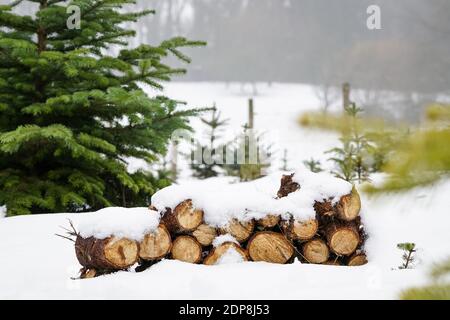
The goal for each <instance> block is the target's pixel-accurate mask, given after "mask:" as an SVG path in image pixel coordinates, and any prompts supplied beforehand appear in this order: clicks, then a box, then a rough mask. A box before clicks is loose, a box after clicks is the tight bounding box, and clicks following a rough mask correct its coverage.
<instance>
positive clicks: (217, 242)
mask: <svg viewBox="0 0 450 320" xmlns="http://www.w3.org/2000/svg"><path fill="white" fill-rule="evenodd" d="M226 242H233V243H236V244H239V242H238V241H237V240H236V239H235V238H234V237H233V236H232V235H231V234H229V233H227V234H223V235H221V236H217V237H215V238H214V240H213V243H212V244H213V247H214V248H217V247H218V246H220V245H222V244H224V243H226Z"/></svg>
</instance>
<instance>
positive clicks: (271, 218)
mask: <svg viewBox="0 0 450 320" xmlns="http://www.w3.org/2000/svg"><path fill="white" fill-rule="evenodd" d="M280 219H281V218H280V216H277V215H267V216H265V217H264V218H262V219H259V220H258V221H257V223H258V225H259V226H260V227H263V228H264V229H271V228H273V227H275V226H276V225H277V224H278V222H280Z"/></svg>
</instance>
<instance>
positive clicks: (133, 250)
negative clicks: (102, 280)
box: [104, 237, 138, 269]
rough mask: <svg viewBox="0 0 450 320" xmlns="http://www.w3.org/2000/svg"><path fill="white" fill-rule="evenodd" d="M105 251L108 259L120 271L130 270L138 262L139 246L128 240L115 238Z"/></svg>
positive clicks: (110, 241)
mask: <svg viewBox="0 0 450 320" xmlns="http://www.w3.org/2000/svg"><path fill="white" fill-rule="evenodd" d="M104 250H105V257H106V259H107V260H108V261H109V262H111V263H112V264H113V265H115V266H117V267H118V268H119V269H125V268H128V267H130V266H132V265H133V264H135V263H136V261H137V257H138V245H137V244H136V242H135V241H132V240H129V239H126V238H121V239H119V238H115V237H113V238H112V239H110V240H109V241H108V244H107V245H106V246H105V249H104Z"/></svg>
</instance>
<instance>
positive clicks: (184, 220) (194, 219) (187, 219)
mask: <svg viewBox="0 0 450 320" xmlns="http://www.w3.org/2000/svg"><path fill="white" fill-rule="evenodd" d="M202 221H203V211H202V210H198V209H195V208H194V207H193V205H192V201H191V200H185V201H183V202H181V203H180V204H178V205H177V206H176V207H175V208H174V209H173V210H171V209H170V208H169V209H167V211H166V213H165V214H164V216H163V218H162V222H163V223H164V224H165V225H166V227H167V229H168V230H169V231H170V232H171V233H184V232H192V231H194V230H195V229H196V228H197V227H198V226H199V225H200V224H202Z"/></svg>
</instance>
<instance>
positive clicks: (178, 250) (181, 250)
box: [171, 235, 202, 263]
mask: <svg viewBox="0 0 450 320" xmlns="http://www.w3.org/2000/svg"><path fill="white" fill-rule="evenodd" d="M171 254H172V258H173V259H175V260H180V261H184V262H190V263H199V262H200V261H201V260H202V245H201V244H200V243H199V242H198V241H197V240H196V239H195V238H194V237H191V236H186V235H182V236H178V237H177V238H176V239H175V240H174V241H173V244H172V250H171Z"/></svg>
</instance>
